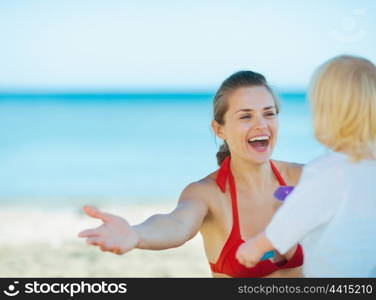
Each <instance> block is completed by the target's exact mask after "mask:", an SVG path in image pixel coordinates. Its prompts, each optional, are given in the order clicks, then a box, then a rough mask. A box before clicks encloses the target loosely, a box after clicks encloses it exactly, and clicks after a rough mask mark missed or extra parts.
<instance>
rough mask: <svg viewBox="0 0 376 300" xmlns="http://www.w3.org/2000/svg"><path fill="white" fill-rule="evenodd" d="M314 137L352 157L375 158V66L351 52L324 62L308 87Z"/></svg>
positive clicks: (353, 159)
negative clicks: (348, 54)
mask: <svg viewBox="0 0 376 300" xmlns="http://www.w3.org/2000/svg"><path fill="white" fill-rule="evenodd" d="M310 101H311V107H312V112H313V125H314V131H315V136H316V138H317V139H318V140H319V141H320V142H321V143H322V144H323V145H324V146H326V147H329V148H331V149H333V150H334V151H339V152H344V153H345V154H347V155H348V156H350V158H351V160H352V161H355V162H356V161H359V160H362V159H367V158H375V149H376V67H375V65H374V64H372V63H371V62H370V61H368V60H366V59H364V58H361V57H354V56H338V57H335V58H333V59H331V60H329V61H327V62H325V63H324V64H323V65H322V66H320V67H319V69H318V70H317V71H316V73H315V74H314V76H313V79H312V82H311V88H310Z"/></svg>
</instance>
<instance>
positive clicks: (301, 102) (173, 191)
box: [0, 92, 323, 204]
mask: <svg viewBox="0 0 376 300" xmlns="http://www.w3.org/2000/svg"><path fill="white" fill-rule="evenodd" d="M213 95H214V93H210V92H200V93H181V92H180V93H179V92H173V93H158V92H150V93H149V92H148V93H33V94H26V93H18V94H16V93H12V94H10V93H2V94H1V93H0V128H1V131H0V139H1V141H2V143H1V145H2V146H1V147H0V165H1V172H0V179H1V181H0V203H17V202H25V203H26V202H28V199H34V200H33V203H34V201H36V200H35V199H54V200H51V201H55V202H59V201H68V200H66V199H73V200H71V201H73V202H75V201H76V202H80V199H82V201H85V199H88V198H90V199H108V198H111V199H121V201H126V202H130V203H137V202H141V201H143V202H150V201H158V202H159V201H165V200H166V201H170V200H171V199H177V198H178V197H179V194H180V192H181V190H182V189H183V188H184V187H185V186H186V185H187V184H189V183H190V182H192V181H196V180H199V179H201V178H202V177H204V176H206V175H207V174H209V173H210V172H213V171H215V169H216V168H217V165H216V159H215V154H216V152H217V149H218V147H219V145H220V143H221V141H220V140H218V139H215V136H214V134H213V133H212V132H211V128H210V122H211V119H212V98H213ZM279 97H280V101H281V112H280V115H279V121H280V132H279V137H278V141H277V145H276V147H275V150H274V153H273V157H272V158H273V159H278V160H286V161H294V162H299V163H307V162H308V161H310V160H311V159H313V158H314V157H315V156H317V155H319V154H321V153H322V152H323V147H322V146H321V145H320V144H318V143H317V141H316V140H315V139H314V137H313V134H312V128H311V120H310V114H309V105H308V103H307V100H306V97H305V94H304V93H302V92H294V93H280V94H279ZM62 199H63V200H62ZM64 199H65V200H64ZM30 201H31V200H30ZM98 201H100V200H98ZM114 201H117V200H114ZM56 204H57V203H56Z"/></svg>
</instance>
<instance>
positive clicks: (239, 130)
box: [217, 86, 278, 163]
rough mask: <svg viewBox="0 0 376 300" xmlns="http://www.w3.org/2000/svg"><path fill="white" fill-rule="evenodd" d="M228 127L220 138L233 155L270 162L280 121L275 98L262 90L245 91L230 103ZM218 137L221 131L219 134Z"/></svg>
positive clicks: (231, 95)
mask: <svg viewBox="0 0 376 300" xmlns="http://www.w3.org/2000/svg"><path fill="white" fill-rule="evenodd" d="M227 101H228V105H229V106H228V110H227V112H226V114H225V117H224V119H225V124H224V125H219V127H220V128H219V132H220V133H221V135H222V136H221V135H219V134H218V135H219V137H221V138H223V139H225V140H226V142H227V144H228V146H229V148H230V151H231V155H233V156H234V155H236V156H239V157H241V158H243V159H246V160H248V161H252V162H253V163H263V162H265V161H267V160H269V159H270V157H271V154H272V152H273V149H274V145H275V143H276V139H277V135H278V118H277V113H276V107H275V103H274V99H273V96H272V95H271V94H270V93H269V91H268V90H267V89H266V88H265V87H263V86H254V87H244V88H239V89H237V90H235V91H234V92H232V93H231V94H230V95H229V97H228V99H227ZM217 133H218V131H217Z"/></svg>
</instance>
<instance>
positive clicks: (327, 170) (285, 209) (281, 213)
mask: <svg viewBox="0 0 376 300" xmlns="http://www.w3.org/2000/svg"><path fill="white" fill-rule="evenodd" d="M266 236H267V238H268V239H269V240H270V241H271V242H272V244H273V246H274V247H275V248H276V249H277V250H278V251H279V252H281V253H285V252H286V251H287V250H288V249H289V248H291V247H292V246H294V245H295V244H297V243H298V242H301V244H302V246H303V251H304V265H303V273H304V275H305V276H306V277H376V160H363V161H361V162H358V163H351V162H350V161H349V160H348V158H347V157H346V156H345V155H343V154H340V153H336V152H329V153H328V154H325V155H323V156H320V157H318V158H317V159H315V160H313V161H312V162H310V163H309V164H308V165H306V166H305V167H304V168H303V173H302V176H301V180H300V182H299V184H298V185H297V186H296V187H295V189H294V191H293V192H292V193H291V195H289V196H288V197H287V198H286V200H285V203H284V204H283V205H282V206H281V207H280V209H278V211H277V212H276V214H275V215H274V217H273V219H272V221H271V223H270V224H269V225H268V226H267V228H266Z"/></svg>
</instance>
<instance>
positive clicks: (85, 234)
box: [78, 228, 100, 238]
mask: <svg viewBox="0 0 376 300" xmlns="http://www.w3.org/2000/svg"><path fill="white" fill-rule="evenodd" d="M99 235H100V232H99V228H93V229H86V230H83V231H81V232H80V233H79V234H78V237H80V238H88V237H96V236H99Z"/></svg>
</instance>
